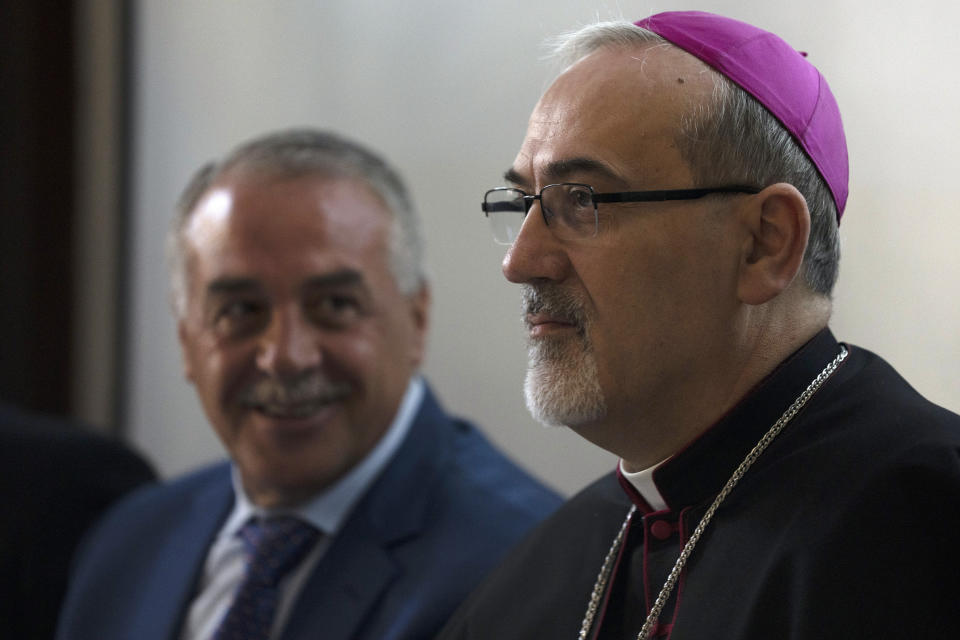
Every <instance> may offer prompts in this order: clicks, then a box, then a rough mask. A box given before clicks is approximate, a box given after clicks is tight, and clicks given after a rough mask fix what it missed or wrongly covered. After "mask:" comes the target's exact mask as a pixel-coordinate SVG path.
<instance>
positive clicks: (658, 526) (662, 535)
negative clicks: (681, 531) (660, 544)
mask: <svg viewBox="0 0 960 640" xmlns="http://www.w3.org/2000/svg"><path fill="white" fill-rule="evenodd" d="M650 533H651V534H653V537H654V538H656V539H657V540H666V539H667V538H669V537H670V536H672V535H673V526H672V525H671V524H670V523H669V522H667V521H666V520H657V521H656V522H654V523H653V524H652V525H650Z"/></svg>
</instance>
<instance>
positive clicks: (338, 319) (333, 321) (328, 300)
mask: <svg viewBox="0 0 960 640" xmlns="http://www.w3.org/2000/svg"><path fill="white" fill-rule="evenodd" d="M307 311H308V314H309V316H310V318H311V319H312V320H313V321H314V322H316V323H318V324H321V325H324V326H328V327H334V328H343V327H346V326H348V325H349V324H351V323H352V322H353V321H354V320H355V319H356V318H357V317H358V316H359V315H360V312H361V304H360V301H359V299H358V298H357V297H356V296H354V295H352V294H349V293H342V292H328V293H323V294H317V295H315V296H312V297H311V298H310V300H309V301H308V303H307Z"/></svg>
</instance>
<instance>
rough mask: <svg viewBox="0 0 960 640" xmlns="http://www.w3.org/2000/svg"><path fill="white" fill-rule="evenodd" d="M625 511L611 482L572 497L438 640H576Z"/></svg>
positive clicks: (484, 584) (624, 499)
mask: <svg viewBox="0 0 960 640" xmlns="http://www.w3.org/2000/svg"><path fill="white" fill-rule="evenodd" d="M628 510H629V500H628V499H627V497H626V495H625V494H624V493H623V491H622V490H621V489H620V487H619V484H618V483H617V480H616V476H615V474H612V473H611V474H607V475H605V476H603V477H602V478H600V479H599V480H597V481H596V482H594V483H593V484H591V485H589V486H588V487H586V488H585V489H583V490H582V491H580V492H579V493H577V494H576V495H575V496H573V497H572V498H570V500H568V501H567V502H566V503H564V505H563V506H561V507H560V508H559V509H558V510H557V511H556V512H554V513H553V514H552V515H551V516H550V517H548V518H547V519H546V520H544V521H543V522H542V523H540V524H539V525H538V526H537V527H536V528H534V529H533V530H532V531H531V532H530V533H529V534H528V535H527V536H526V537H525V538H524V539H523V540H522V541H521V542H520V543H519V544H518V545H516V546H515V547H514V548H513V549H511V550H510V552H509V553H508V554H507V555H506V557H505V558H504V560H503V561H502V562H501V563H500V564H499V565H498V566H497V568H496V569H494V570H493V571H492V572H491V573H490V575H489V576H487V578H485V579H484V580H483V582H482V583H481V584H480V586H479V587H478V588H477V589H476V590H475V591H474V592H473V593H472V594H471V596H470V598H469V599H468V600H467V601H466V602H465V603H464V604H463V605H462V606H461V607H460V608H459V609H458V610H457V612H456V614H455V615H454V616H453V618H451V620H450V622H449V624H448V625H447V626H446V627H445V629H444V632H443V633H442V634H441V636H440V637H441V638H444V639H447V638H491V637H497V638H517V639H520V638H530V637H550V636H555V635H562V634H564V633H576V629H577V628H578V626H579V623H580V618H581V617H582V616H583V610H584V607H585V606H586V598H587V597H588V596H589V593H590V589H591V588H592V585H593V581H594V580H595V579H596V575H597V571H599V569H600V567H601V565H602V563H603V558H604V556H605V554H606V553H607V551H608V550H609V548H610V544H611V543H612V541H613V538H614V536H615V535H616V532H617V530H618V529H619V527H620V525H621V524H622V522H623V520H624V518H625V516H626V514H627V512H628Z"/></svg>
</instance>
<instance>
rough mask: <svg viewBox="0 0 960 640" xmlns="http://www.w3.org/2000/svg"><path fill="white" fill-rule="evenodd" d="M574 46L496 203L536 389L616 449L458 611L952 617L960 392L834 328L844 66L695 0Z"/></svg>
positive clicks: (796, 623) (571, 422)
mask: <svg viewBox="0 0 960 640" xmlns="http://www.w3.org/2000/svg"><path fill="white" fill-rule="evenodd" d="M561 53H563V54H566V56H567V57H568V59H569V60H571V61H572V64H571V66H569V67H568V68H567V69H566V70H565V71H564V72H563V73H562V74H561V75H560V76H559V77H558V78H557V80H556V81H555V82H554V83H553V84H552V85H551V87H550V88H549V89H548V90H547V92H546V93H545V94H544V96H543V97H542V98H541V100H540V102H539V103H538V105H537V106H536V108H535V110H534V112H533V115H532V116H531V118H530V123H529V127H528V130H527V135H526V138H525V139H524V142H523V145H522V147H521V149H520V152H519V154H518V155H517V157H516V160H515V161H514V163H513V165H512V167H511V168H510V169H509V170H508V171H507V172H506V175H505V178H506V179H507V181H508V183H509V184H510V186H508V187H503V188H498V189H493V190H491V191H489V192H487V194H486V196H485V199H484V206H483V209H484V211H485V213H486V215H487V217H488V218H489V219H490V221H491V223H492V225H493V230H494V235H495V237H496V239H497V240H498V241H500V242H502V243H504V244H508V245H509V246H510V248H509V250H508V253H507V255H506V257H505V259H504V262H503V271H504V274H505V275H506V277H507V279H508V280H510V281H512V282H515V283H519V284H520V285H521V287H522V289H523V296H524V309H525V320H526V324H527V327H528V331H529V370H528V374H527V380H526V389H525V391H526V396H527V404H528V406H529V408H530V410H531V411H532V413H533V414H534V415H535V417H537V418H538V419H539V420H541V421H542V422H545V423H548V424H557V425H567V426H569V427H571V428H572V429H574V430H575V431H577V432H578V433H579V434H580V435H582V436H583V437H584V438H586V439H588V440H590V441H591V442H593V443H595V444H597V445H599V446H601V447H603V448H604V449H607V450H609V451H611V452H613V453H615V454H617V455H618V456H620V458H621V461H620V465H619V468H618V469H617V471H616V473H612V474H610V475H608V476H606V477H603V478H601V479H600V480H598V481H597V482H595V483H594V484H593V485H591V486H589V487H587V488H586V489H585V490H583V491H582V492H581V493H580V494H578V495H576V496H574V497H573V498H572V499H571V500H570V501H569V502H568V503H567V504H566V505H565V506H564V507H563V508H561V510H560V511H559V512H557V513H556V514H555V515H554V516H553V517H551V518H550V519H548V520H547V521H545V522H544V523H543V524H542V525H541V526H540V527H538V528H537V529H536V530H535V531H534V532H533V533H532V534H531V535H530V536H529V537H528V538H527V539H526V540H525V542H523V543H521V545H520V546H519V547H517V548H516V549H515V550H514V551H513V552H512V553H511V554H510V555H509V557H508V558H507V560H506V561H505V563H504V564H503V565H501V567H500V568H499V569H498V570H496V571H495V572H494V573H493V574H492V575H491V576H490V577H489V578H488V579H487V580H486V581H485V582H484V583H483V584H482V585H481V587H480V588H479V589H478V590H477V591H476V592H475V593H474V594H473V596H472V597H471V598H470V599H469V600H468V601H467V602H466V603H465V604H464V605H463V606H462V607H461V608H460V610H459V611H458V612H457V614H455V616H454V618H453V619H452V620H451V621H450V622H449V624H448V625H447V627H446V628H445V630H444V632H443V633H442V634H441V638H443V640H451V639H466V638H470V639H473V638H476V639H484V640H486V639H489V638H497V639H498V640H505V639H512V638H516V639H529V638H549V639H551V640H558V639H560V640H562V639H563V638H570V639H571V640H572V639H573V638H577V637H580V638H637V637H640V638H670V639H671V640H703V639H710V640H723V639H730V640H733V639H736V640H746V639H752V640H773V639H775V640H783V639H794V640H796V639H815V638H816V639H819V638H955V637H958V636H960V577H958V576H960V544H958V543H960V417H958V416H957V415H955V414H953V413H951V412H949V411H947V410H945V409H943V408H940V407H937V406H935V405H933V404H932V403H930V402H928V401H927V400H925V399H924V398H922V397H921V396H920V395H919V394H918V393H917V392H916V391H914V390H913V389H912V388H911V387H910V386H909V385H908V384H907V383H906V382H905V381H904V380H903V379H902V378H901V377H900V376H899V375H898V374H897V373H896V372H895V371H894V370H893V369H892V368H891V367H890V366H889V365H888V364H887V363H886V362H884V361H883V360H882V359H881V358H879V357H878V356H876V355H874V354H872V353H870V352H868V351H866V350H864V349H860V348H858V347H855V346H852V345H846V344H843V343H839V342H837V340H836V339H835V338H834V336H833V334H832V333H831V331H830V329H829V328H828V320H829V318H830V312H831V291H832V288H833V284H834V282H835V280H836V276H837V265H838V260H839V255H838V253H839V252H838V240H837V233H838V224H839V220H840V217H841V216H842V214H843V210H844V206H845V204H846V198H847V182H848V170H847V152H846V143H845V140H844V135H843V127H842V124H841V121H840V114H839V110H838V108H837V105H836V102H835V101H834V98H833V96H832V94H831V93H830V90H829V88H828V86H827V84H826V81H825V80H824V79H823V77H822V76H821V75H820V73H819V72H818V71H817V69H816V68H815V67H813V66H812V65H811V64H810V63H809V62H807V61H806V59H805V55H804V54H800V53H798V52H796V51H794V50H793V49H792V48H791V47H790V46H789V45H787V44H786V43H785V42H784V41H783V40H781V39H780V38H778V37H777V36H774V35H773V34H770V33H768V32H765V31H762V30H760V29H757V28H756V27H752V26H750V25H747V24H744V23H742V22H737V21H734V20H729V19H727V18H722V17H720V16H715V15H711V14H705V13H700V12H671V13H665V14H658V15H655V16H652V17H650V18H647V19H645V20H642V21H640V22H639V23H636V24H633V25H631V24H629V23H623V24H619V23H615V24H609V23H608V24H603V25H596V26H592V27H587V28H585V29H583V30H581V31H580V32H578V33H575V34H572V35H571V36H569V37H568V39H567V41H566V42H565V43H564V44H563V45H561Z"/></svg>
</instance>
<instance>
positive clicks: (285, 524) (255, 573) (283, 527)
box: [213, 516, 320, 640]
mask: <svg viewBox="0 0 960 640" xmlns="http://www.w3.org/2000/svg"><path fill="white" fill-rule="evenodd" d="M239 535H240V538H241V539H242V540H243V545H244V548H245V551H246V554H247V569H246V573H245V574H244V578H243V582H241V583H240V588H239V589H238V590H237V593H236V595H235V596H234V598H233V603H232V604H231V605H230V608H229V609H228V610H227V613H226V615H225V616H224V617H223V620H221V621H220V626H218V627H217V630H216V632H215V633H214V634H213V638H214V640H267V639H268V638H269V637H270V627H271V626H272V624H273V617H274V615H275V614H276V611H277V602H278V601H279V599H280V591H279V589H278V588H277V585H278V584H279V583H280V581H281V580H282V579H283V577H284V576H285V575H286V574H287V573H288V572H289V571H290V570H291V569H293V567H295V566H296V565H297V563H299V562H300V560H302V559H303V557H304V556H305V555H306V554H307V552H308V551H309V550H310V549H312V548H313V545H314V544H315V543H316V541H317V538H318V537H319V535H320V532H319V531H317V530H316V529H315V528H314V527H312V526H310V525H309V524H307V523H306V522H303V521H302V520H299V519H298V518H294V517H291V516H282V517H278V518H269V519H266V520H259V519H254V520H250V521H249V522H248V523H247V524H245V525H243V528H242V529H240V533H239Z"/></svg>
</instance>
